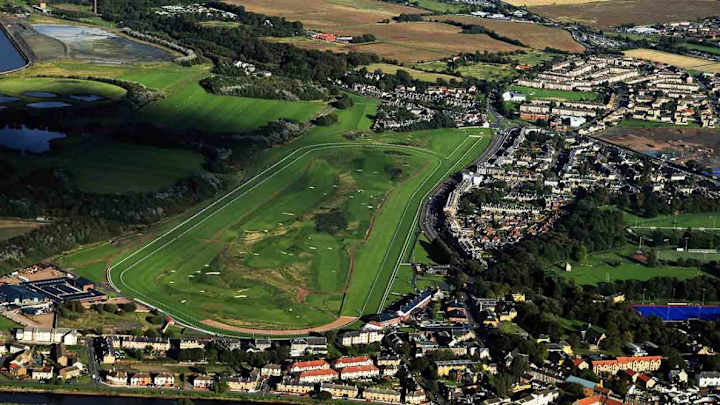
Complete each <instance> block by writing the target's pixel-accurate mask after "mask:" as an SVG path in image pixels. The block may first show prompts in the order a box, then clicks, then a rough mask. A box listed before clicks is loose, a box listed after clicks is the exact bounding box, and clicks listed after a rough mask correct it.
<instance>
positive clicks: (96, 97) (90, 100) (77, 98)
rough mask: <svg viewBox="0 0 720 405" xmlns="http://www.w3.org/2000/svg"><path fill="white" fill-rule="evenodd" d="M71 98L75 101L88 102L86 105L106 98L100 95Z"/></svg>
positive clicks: (78, 95)
mask: <svg viewBox="0 0 720 405" xmlns="http://www.w3.org/2000/svg"><path fill="white" fill-rule="evenodd" d="M70 98H71V99H73V100H78V101H84V102H86V103H91V102H93V101H100V100H102V99H103V98H104V97H103V96H98V95H95V94H73V95H71V96H70Z"/></svg>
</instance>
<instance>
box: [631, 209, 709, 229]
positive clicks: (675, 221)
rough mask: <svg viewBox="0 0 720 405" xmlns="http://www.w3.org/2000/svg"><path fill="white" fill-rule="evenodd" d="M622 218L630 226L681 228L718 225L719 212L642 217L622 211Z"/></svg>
mask: <svg viewBox="0 0 720 405" xmlns="http://www.w3.org/2000/svg"><path fill="white" fill-rule="evenodd" d="M623 220H624V221H625V223H626V224H627V225H628V226H631V227H634V226H640V227H663V228H667V227H677V228H682V229H687V228H718V227H720V213H717V212H706V213H698V214H679V215H659V216H657V217H655V218H642V217H638V216H635V215H632V214H629V213H627V212H623Z"/></svg>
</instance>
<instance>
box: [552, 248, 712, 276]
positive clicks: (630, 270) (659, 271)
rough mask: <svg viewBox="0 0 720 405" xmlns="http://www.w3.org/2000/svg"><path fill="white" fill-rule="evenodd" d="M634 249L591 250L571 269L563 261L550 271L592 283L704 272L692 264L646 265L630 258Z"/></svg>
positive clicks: (698, 274) (702, 273) (573, 264)
mask: <svg viewBox="0 0 720 405" xmlns="http://www.w3.org/2000/svg"><path fill="white" fill-rule="evenodd" d="M636 249H637V247H636V246H630V245H627V246H626V247H625V248H622V249H619V250H617V251H612V252H604V253H593V254H590V255H589V257H588V259H587V260H586V261H585V262H584V263H575V262H571V265H572V271H571V272H566V271H565V270H564V266H565V264H564V263H561V264H558V265H555V266H552V268H551V271H553V272H555V273H556V274H557V275H558V276H560V277H565V278H569V279H572V280H575V282H577V283H578V284H592V285H594V284H598V283H601V282H606V281H611V282H612V281H614V280H640V281H645V280H649V279H651V278H656V277H674V278H678V279H688V278H693V277H698V276H701V275H704V274H705V273H704V272H701V271H700V270H698V269H697V268H695V267H672V266H663V265H658V266H656V267H648V266H645V265H643V264H640V263H637V262H635V261H633V260H631V259H630V258H629V257H630V255H631V254H632V253H633V252H634V251H635V250H636Z"/></svg>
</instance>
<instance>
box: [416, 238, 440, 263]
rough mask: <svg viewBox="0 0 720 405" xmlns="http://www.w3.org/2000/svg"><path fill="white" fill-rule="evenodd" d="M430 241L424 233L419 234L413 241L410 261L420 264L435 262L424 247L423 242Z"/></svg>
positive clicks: (427, 242)
mask: <svg viewBox="0 0 720 405" xmlns="http://www.w3.org/2000/svg"><path fill="white" fill-rule="evenodd" d="M429 243H430V241H429V240H428V239H427V237H426V236H425V234H420V236H419V237H418V238H417V241H416V242H415V247H414V248H413V252H412V260H411V261H412V262H413V263H422V264H436V263H435V262H434V261H433V260H432V259H431V258H430V254H429V253H428V251H427V250H426V249H425V246H423V244H429Z"/></svg>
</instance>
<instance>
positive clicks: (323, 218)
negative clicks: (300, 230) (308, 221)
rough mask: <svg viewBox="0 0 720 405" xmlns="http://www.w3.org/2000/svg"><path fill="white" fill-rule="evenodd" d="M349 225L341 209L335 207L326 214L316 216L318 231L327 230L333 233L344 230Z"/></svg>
mask: <svg viewBox="0 0 720 405" xmlns="http://www.w3.org/2000/svg"><path fill="white" fill-rule="evenodd" d="M346 227H347V218H345V214H344V213H343V212H342V211H340V210H339V209H334V210H332V211H330V212H328V213H326V214H320V215H318V216H317V217H315V229H316V230H317V231H318V232H326V233H329V234H331V235H335V234H336V233H338V232H340V231H342V230H344V229H345V228H346Z"/></svg>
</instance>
